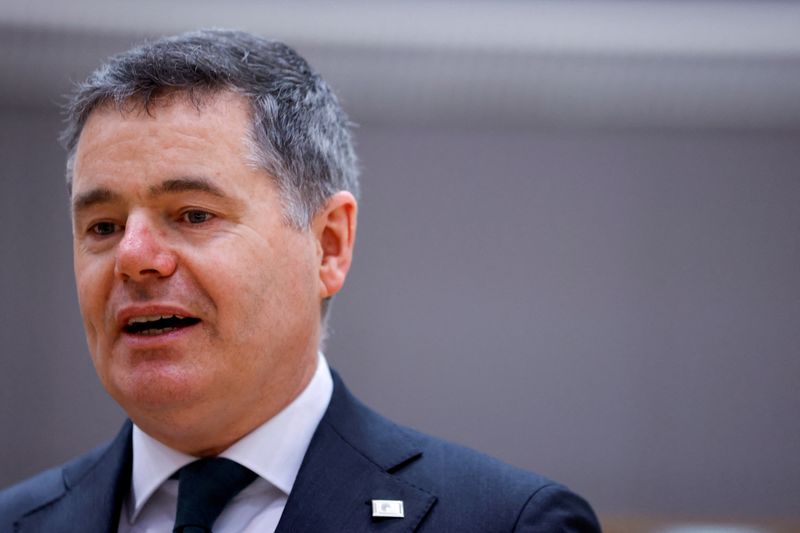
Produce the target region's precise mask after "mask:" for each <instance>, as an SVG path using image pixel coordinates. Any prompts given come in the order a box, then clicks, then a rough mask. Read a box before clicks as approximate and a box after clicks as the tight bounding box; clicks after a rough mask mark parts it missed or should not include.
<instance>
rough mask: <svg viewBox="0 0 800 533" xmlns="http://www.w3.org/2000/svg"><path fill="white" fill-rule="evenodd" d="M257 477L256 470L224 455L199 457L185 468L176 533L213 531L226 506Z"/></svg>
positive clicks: (182, 470)
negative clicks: (212, 527)
mask: <svg viewBox="0 0 800 533" xmlns="http://www.w3.org/2000/svg"><path fill="white" fill-rule="evenodd" d="M255 478H256V474H255V473H254V472H253V471H251V470H249V469H247V468H245V467H244V466H242V465H240V464H238V463H236V462H235V461H231V460H230V459H225V458H224V457H213V458H205V459H199V460H197V461H194V462H193V463H190V464H188V465H186V466H184V467H183V468H181V469H180V470H179V473H178V480H179V482H178V509H177V512H176V514H175V528H174V529H173V533H207V532H210V531H211V526H212V525H214V522H215V521H216V519H217V518H218V517H219V515H220V514H222V509H223V508H224V507H225V506H226V505H227V504H228V502H230V501H231V500H232V499H233V497H234V496H236V495H237V494H238V493H239V492H241V491H242V489H244V488H245V487H246V486H247V485H249V484H250V483H252V481H253V480H254V479H255Z"/></svg>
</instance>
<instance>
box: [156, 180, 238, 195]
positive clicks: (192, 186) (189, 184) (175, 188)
mask: <svg viewBox="0 0 800 533" xmlns="http://www.w3.org/2000/svg"><path fill="white" fill-rule="evenodd" d="M191 191H197V192H204V193H208V194H213V195H214V196H219V197H220V198H225V197H226V194H225V193H223V192H222V189H220V188H219V187H217V186H216V185H214V184H212V183H211V182H209V181H208V180H206V179H204V178H176V179H171V180H165V181H162V182H161V183H160V184H159V185H153V186H152V187H150V196H161V195H162V194H170V193H177V192H191Z"/></svg>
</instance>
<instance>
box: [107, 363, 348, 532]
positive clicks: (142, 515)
mask: <svg viewBox="0 0 800 533" xmlns="http://www.w3.org/2000/svg"><path fill="white" fill-rule="evenodd" d="M332 393H333V380H332V379H331V374H330V370H329V368H328V364H327V362H326V361H325V357H324V356H323V355H322V354H321V353H320V354H319V357H318V363H317V369H316V371H315V372H314V376H313V377H312V378H311V381H310V382H309V384H308V385H307V386H306V388H305V389H304V390H303V392H301V393H300V395H299V396H298V397H297V398H295V399H294V401H292V403H290V404H289V405H287V406H286V408H284V409H283V410H282V411H281V412H279V413H278V414H277V415H275V416H274V417H272V418H271V419H270V420H268V421H267V422H265V423H264V424H262V425H261V426H259V427H257V428H256V429H254V430H253V431H252V432H250V433H249V434H248V435H246V436H245V437H243V438H242V439H241V440H239V441H238V442H236V443H235V444H234V445H233V446H231V447H230V448H228V449H227V450H225V451H224V452H222V453H221V454H220V457H226V458H228V459H231V460H233V461H236V462H237V463H239V464H241V465H244V466H246V467H247V468H249V469H250V470H252V471H253V472H255V473H256V474H258V477H257V478H256V480H255V481H253V482H252V483H251V484H250V485H248V486H247V487H246V488H245V489H244V490H243V491H242V492H240V493H239V494H237V495H236V496H235V497H234V498H233V500H232V501H231V502H230V503H229V504H228V505H227V506H226V507H225V509H224V510H223V511H222V514H221V515H220V516H219V518H218V519H217V521H216V522H214V532H215V533H243V532H259V533H261V532H274V531H275V528H276V527H277V525H278V521H279V520H280V518H281V514H282V513H283V508H284V507H285V506H286V500H287V499H288V497H289V493H290V492H291V490H292V486H293V485H294V481H295V478H297V472H298V471H299V470H300V464H301V463H302V461H303V457H304V456H305V454H306V450H307V449H308V445H309V443H310V442H311V437H312V436H313V434H314V431H315V430H316V429H317V425H318V424H319V421H320V420H321V419H322V416H323V415H324V414H325V410H326V409H327V408H328V403H330V399H331V394H332ZM196 459H197V458H196V457H193V456H191V455H186V454H184V453H181V452H179V451H176V450H173V449H172V448H169V447H167V446H165V445H164V444H161V443H160V442H158V441H157V440H155V439H153V438H152V437H150V436H149V435H147V434H146V433H145V432H143V431H142V430H141V429H139V428H138V427H137V426H136V425H134V426H133V472H132V478H131V490H130V494H129V495H128V498H127V499H126V500H125V501H124V502H123V504H122V512H121V513H120V518H119V532H120V533H164V532H166V531H172V527H173V525H174V523H175V510H176V508H177V504H178V481H177V480H174V479H170V477H171V476H172V474H174V473H175V472H176V471H178V470H179V469H180V468H181V467H183V466H185V465H187V464H189V463H191V462H192V461H194V460H196Z"/></svg>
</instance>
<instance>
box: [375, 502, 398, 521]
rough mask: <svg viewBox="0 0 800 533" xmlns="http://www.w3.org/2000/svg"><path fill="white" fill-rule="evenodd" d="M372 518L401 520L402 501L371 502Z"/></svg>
mask: <svg viewBox="0 0 800 533" xmlns="http://www.w3.org/2000/svg"><path fill="white" fill-rule="evenodd" d="M372 516H373V517H374V518H403V517H404V516H405V514H404V513H403V500H372Z"/></svg>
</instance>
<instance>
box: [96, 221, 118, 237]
mask: <svg viewBox="0 0 800 533" xmlns="http://www.w3.org/2000/svg"><path fill="white" fill-rule="evenodd" d="M120 229H121V226H120V225H119V224H114V223H113V222H98V223H97V224H94V225H92V226H91V227H90V228H89V232H90V233H94V234H95V235H98V236H101V237H104V236H106V235H112V234H113V233H114V232H116V231H119V230H120Z"/></svg>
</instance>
